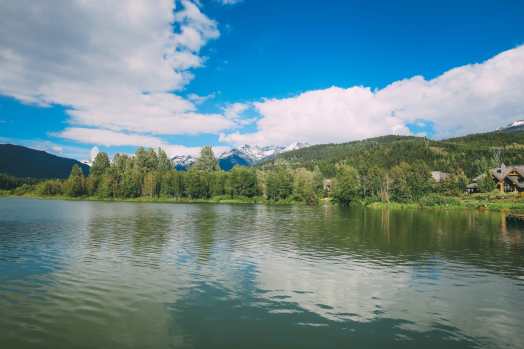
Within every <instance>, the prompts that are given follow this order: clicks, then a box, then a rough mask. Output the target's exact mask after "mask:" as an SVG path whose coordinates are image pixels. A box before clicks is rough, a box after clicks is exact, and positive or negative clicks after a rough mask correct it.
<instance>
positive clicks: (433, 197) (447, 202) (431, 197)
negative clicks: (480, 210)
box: [419, 193, 461, 207]
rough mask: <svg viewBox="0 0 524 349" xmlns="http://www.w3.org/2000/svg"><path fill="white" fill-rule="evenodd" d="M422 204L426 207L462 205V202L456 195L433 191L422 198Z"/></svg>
mask: <svg viewBox="0 0 524 349" xmlns="http://www.w3.org/2000/svg"><path fill="white" fill-rule="evenodd" d="M419 202H420V204H421V205H422V206H426V207H432V206H460V205H461V202H460V200H459V199H457V198H456V197H452V196H445V195H441V194H436V193H431V194H428V195H426V196H424V197H422V198H421V199H420V201H419Z"/></svg>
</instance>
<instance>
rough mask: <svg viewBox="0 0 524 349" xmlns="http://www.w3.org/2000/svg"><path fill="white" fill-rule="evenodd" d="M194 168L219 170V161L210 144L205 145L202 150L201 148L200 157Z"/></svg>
mask: <svg viewBox="0 0 524 349" xmlns="http://www.w3.org/2000/svg"><path fill="white" fill-rule="evenodd" d="M193 168H194V169H195V170H198V171H206V172H212V171H218V170H219V167H218V162H217V159H216V158H215V154H214V153H213V148H211V147H210V146H208V145H206V146H205V147H203V148H202V150H200V157H199V158H198V160H197V162H196V163H195V165H194V166H193Z"/></svg>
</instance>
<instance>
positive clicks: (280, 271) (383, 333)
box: [0, 198, 524, 349]
mask: <svg viewBox="0 0 524 349" xmlns="http://www.w3.org/2000/svg"><path fill="white" fill-rule="evenodd" d="M523 231H524V229H523V228H522V227H518V226H516V227H515V226H507V225H506V224H505V217H504V214H501V213H488V212H476V211H471V212H469V211H466V212H464V211H430V210H407V211H401V210H391V211H388V210H369V209H356V208H352V209H338V208H335V207H318V208H307V207H268V206H256V205H253V206H251V205H201V204H198V205H197V204H195V205H182V204H177V205H172V204H135V203H99V202H64V201H39V200H29V199H11V198H9V199H1V200H0V348H9V349H11V348H111V349H116V348H343V347H344V348H379V347H381V348H426V349H427V348H524V233H523Z"/></svg>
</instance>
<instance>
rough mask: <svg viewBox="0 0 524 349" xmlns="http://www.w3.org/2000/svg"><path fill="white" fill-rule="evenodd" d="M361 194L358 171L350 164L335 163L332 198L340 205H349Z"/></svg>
mask: <svg viewBox="0 0 524 349" xmlns="http://www.w3.org/2000/svg"><path fill="white" fill-rule="evenodd" d="M360 195H361V183H360V176H359V173H358V171H357V170H356V169H355V168H353V167H352V166H350V165H345V164H339V165H337V175H336V177H335V188H334V190H333V199H334V200H335V201H336V202H338V203H339V204H341V205H349V204H350V203H351V202H352V201H354V200H356V199H358V198H359V197H360Z"/></svg>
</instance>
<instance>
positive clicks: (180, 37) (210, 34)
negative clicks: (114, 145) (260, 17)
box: [0, 0, 234, 144]
mask: <svg viewBox="0 0 524 349" xmlns="http://www.w3.org/2000/svg"><path fill="white" fill-rule="evenodd" d="M0 18H1V21H2V25H1V26H0V66H1V67H2V69H1V70H0V94H2V95H7V96H11V97H14V98H16V99H18V100H20V101H22V102H25V103H32V104H37V105H41V106H46V105H52V104H58V105H62V106H65V107H66V109H67V112H68V114H69V115H70V120H69V122H70V123H71V124H73V125H75V126H79V125H80V126H88V127H96V128H103V129H108V130H113V131H125V132H138V131H139V132H146V133H152V134H196V133H202V132H211V133H214V132H218V131H220V130H225V129H228V128H231V127H233V126H234V124H233V122H231V120H228V119H227V118H225V117H224V116H222V115H218V114H201V113H198V112H197V109H196V107H195V104H194V102H193V101H191V100H188V99H184V98H182V97H180V96H177V95H174V94H173V93H172V91H177V90H180V89H182V88H183V87H184V86H185V85H186V84H187V83H188V82H189V81H190V80H191V79H192V74H191V72H190V69H193V68H197V67H200V66H201V65H202V64H203V61H204V58H203V57H201V54H200V50H201V48H202V47H203V46H204V45H205V44H206V43H207V42H208V41H209V40H212V39H215V38H217V37H218V36H219V31H218V29H217V24H216V23H215V21H213V20H211V19H210V18H208V17H207V16H206V15H204V14H203V13H202V12H201V11H200V8H199V7H198V6H197V4H195V3H194V2H192V1H190V0H179V1H178V0H177V1H173V0H155V1H149V0H122V1H111V2H107V1H82V0H58V1H56V0H54V1H51V0H42V1H31V0H19V1H3V2H2V4H1V11H0ZM173 28H175V29H173ZM64 134H71V133H70V132H65V133H64ZM106 134H107V135H110V134H111V135H113V134H112V133H106ZM122 137H124V138H125V136H121V137H120V138H122ZM79 140H81V139H79ZM144 140H147V141H151V138H145V139H144ZM101 141H102V139H101ZM104 142H105V143H108V142H111V140H105V141H104ZM104 142H101V143H100V144H105V143H104Z"/></svg>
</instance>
